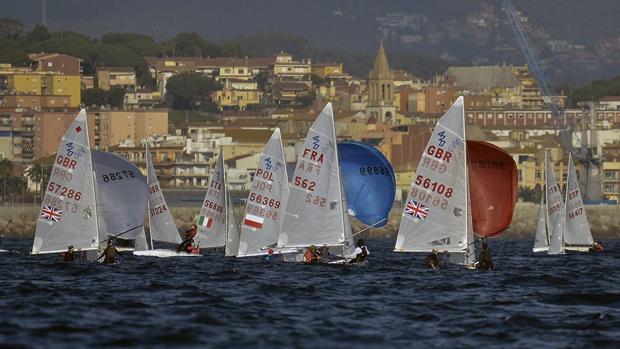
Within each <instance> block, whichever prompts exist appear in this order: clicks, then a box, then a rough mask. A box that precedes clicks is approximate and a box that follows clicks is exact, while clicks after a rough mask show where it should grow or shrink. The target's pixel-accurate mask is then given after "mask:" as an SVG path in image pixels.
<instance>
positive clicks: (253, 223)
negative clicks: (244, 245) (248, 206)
mask: <svg viewBox="0 0 620 349" xmlns="http://www.w3.org/2000/svg"><path fill="white" fill-rule="evenodd" d="M264 221H265V218H263V217H258V216H254V215H251V214H246V215H245V220H244V221H243V224H245V225H247V226H250V227H253V228H257V229H261V228H262V227H263V222H264Z"/></svg>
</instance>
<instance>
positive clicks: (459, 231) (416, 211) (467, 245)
mask: <svg viewBox="0 0 620 349" xmlns="http://www.w3.org/2000/svg"><path fill="white" fill-rule="evenodd" d="M468 204H469V202H468V180H467V154H466V149H465V113H464V107H463V97H459V98H458V99H457V100H456V101H455V102H454V104H453V105H452V106H451V107H450V109H448V111H446V113H445V114H444V115H443V116H442V117H441V119H439V121H438V122H437V126H436V127H435V129H434V130H433V134H432V136H431V139H430V140H429V142H428V144H427V145H426V149H425V150H424V154H423V155H422V158H421V160H420V163H419V165H418V169H417V171H416V175H415V178H414V180H413V182H412V184H411V189H410V191H409V195H408V197H407V202H406V206H405V209H404V211H403V214H402V218H401V222H400V227H399V230H398V237H397V239H396V246H395V251H397V252H430V251H431V250H438V251H449V252H451V253H452V252H460V253H463V255H464V257H465V258H464V260H463V264H468V265H469V264H472V263H473V261H474V257H475V256H474V251H473V244H472V243H473V233H472V229H471V220H470V219H469V216H470V213H469V208H468Z"/></svg>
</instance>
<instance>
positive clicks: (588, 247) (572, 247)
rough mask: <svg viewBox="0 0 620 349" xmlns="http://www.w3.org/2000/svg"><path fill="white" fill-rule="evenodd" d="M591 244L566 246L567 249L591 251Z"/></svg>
mask: <svg viewBox="0 0 620 349" xmlns="http://www.w3.org/2000/svg"><path fill="white" fill-rule="evenodd" d="M590 248H591V246H565V247H564V250H565V251H574V252H589V251H590Z"/></svg>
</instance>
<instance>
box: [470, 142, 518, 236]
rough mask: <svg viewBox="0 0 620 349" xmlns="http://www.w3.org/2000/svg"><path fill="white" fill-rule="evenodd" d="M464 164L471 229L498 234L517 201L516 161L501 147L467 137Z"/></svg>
mask: <svg viewBox="0 0 620 349" xmlns="http://www.w3.org/2000/svg"><path fill="white" fill-rule="evenodd" d="M467 165H468V166H467V168H468V174H469V195H470V202H471V217H472V224H473V228H474V233H475V234H476V235H478V236H481V237H489V236H494V235H497V234H501V233H502V232H503V231H504V230H506V229H507V228H508V226H510V222H511V221H512V215H513V213H514V208H515V204H516V203H517V198H518V189H517V185H518V182H517V180H518V179H517V165H516V164H515V161H514V160H513V159H512V157H511V156H510V155H508V153H506V152H505V151H503V150H502V149H501V148H498V147H497V146H495V145H493V144H491V143H487V142H480V141H467Z"/></svg>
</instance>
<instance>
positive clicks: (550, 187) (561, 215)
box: [533, 151, 594, 254]
mask: <svg viewBox="0 0 620 349" xmlns="http://www.w3.org/2000/svg"><path fill="white" fill-rule="evenodd" d="M545 181H546V183H545V184H546V188H547V189H546V190H545V196H546V203H545V209H542V207H543V199H544V198H541V206H540V208H539V213H538V224H537V226H536V238H535V242H534V248H533V251H534V252H542V251H548V252H547V253H548V254H564V253H565V252H566V251H567V250H568V251H579V252H587V251H588V250H589V249H590V247H591V246H592V245H593V244H594V240H593V239H592V233H591V232H590V224H589V223H588V218H587V217H586V211H585V207H584V205H583V201H582V198H581V191H580V190H579V182H578V178H577V171H576V170H575V164H574V163H573V157H572V154H571V153H569V155H568V175H567V177H566V182H567V188H566V204H565V203H564V200H563V199H562V194H561V191H560V186H559V185H558V184H557V182H556V180H555V176H554V174H553V167H552V166H551V162H550V159H549V156H548V154H547V151H545Z"/></svg>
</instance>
